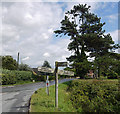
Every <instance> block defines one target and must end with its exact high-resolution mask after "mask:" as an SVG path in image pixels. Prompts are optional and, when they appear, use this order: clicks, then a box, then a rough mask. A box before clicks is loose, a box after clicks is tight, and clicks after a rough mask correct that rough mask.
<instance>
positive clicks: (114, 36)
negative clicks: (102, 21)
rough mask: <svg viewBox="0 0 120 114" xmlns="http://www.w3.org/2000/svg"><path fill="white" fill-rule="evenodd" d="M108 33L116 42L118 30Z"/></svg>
mask: <svg viewBox="0 0 120 114" xmlns="http://www.w3.org/2000/svg"><path fill="white" fill-rule="evenodd" d="M109 33H110V35H111V36H112V39H113V41H114V42H115V43H118V33H120V30H115V31H112V32H109Z"/></svg>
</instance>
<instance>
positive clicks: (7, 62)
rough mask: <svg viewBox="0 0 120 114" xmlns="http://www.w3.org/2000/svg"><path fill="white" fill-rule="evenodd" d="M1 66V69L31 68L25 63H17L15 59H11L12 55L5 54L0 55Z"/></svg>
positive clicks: (24, 69) (27, 69)
mask: <svg viewBox="0 0 120 114" xmlns="http://www.w3.org/2000/svg"><path fill="white" fill-rule="evenodd" d="M0 60H1V61H2V62H1V66H2V68H3V69H8V70H20V71H30V70H31V68H30V67H29V66H28V65H27V64H23V63H21V64H19V65H18V63H17V61H16V60H15V59H13V57H12V56H10V55H7V56H0Z"/></svg>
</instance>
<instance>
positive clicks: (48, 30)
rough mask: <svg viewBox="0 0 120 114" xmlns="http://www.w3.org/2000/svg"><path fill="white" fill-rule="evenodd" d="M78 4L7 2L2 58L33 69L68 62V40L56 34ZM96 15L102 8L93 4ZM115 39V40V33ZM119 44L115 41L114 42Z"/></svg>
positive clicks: (5, 6) (4, 7) (4, 10)
mask: <svg viewBox="0 0 120 114" xmlns="http://www.w3.org/2000/svg"><path fill="white" fill-rule="evenodd" d="M75 4H78V2H77V3H68V2H66V3H55V2H51V3H50V2H18V3H17V2H11V3H10V2H4V3H3V5H2V26H3V27H2V45H3V46H2V54H3V55H12V56H13V57H14V58H15V59H16V58H17V53H18V52H20V60H21V62H22V61H23V62H24V63H25V64H28V65H30V66H31V67H37V66H41V65H42V64H43V62H44V61H45V60H48V61H49V62H50V64H51V66H52V67H54V64H55V61H66V57H69V56H70V55H71V52H69V51H68V50H67V46H68V44H69V42H70V40H69V38H66V37H63V38H56V37H55V35H54V33H53V32H54V30H56V29H58V28H59V27H60V22H61V20H62V19H63V17H64V13H65V11H67V10H69V9H71V8H72V7H73V5H75ZM89 5H91V10H92V11H93V12H94V11H95V10H97V9H98V8H99V7H100V6H99V4H98V3H96V2H95V3H94V2H90V3H89ZM112 35H113V36H114V39H115V38H116V36H115V33H114V32H113V33H112ZM115 40H116V39H115Z"/></svg>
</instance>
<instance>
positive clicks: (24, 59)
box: [22, 57, 30, 61]
mask: <svg viewBox="0 0 120 114" xmlns="http://www.w3.org/2000/svg"><path fill="white" fill-rule="evenodd" d="M28 59H30V57H25V58H23V59H22V60H23V61H26V60H28Z"/></svg>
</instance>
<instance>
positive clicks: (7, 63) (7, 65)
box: [0, 56, 17, 70]
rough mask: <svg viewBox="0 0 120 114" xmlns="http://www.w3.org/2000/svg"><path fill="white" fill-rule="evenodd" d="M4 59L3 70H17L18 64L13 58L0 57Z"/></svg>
mask: <svg viewBox="0 0 120 114" xmlns="http://www.w3.org/2000/svg"><path fill="white" fill-rule="evenodd" d="M0 58H2V68H3V69H8V70H16V69H17V62H16V60H14V59H13V57H12V56H0Z"/></svg>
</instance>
